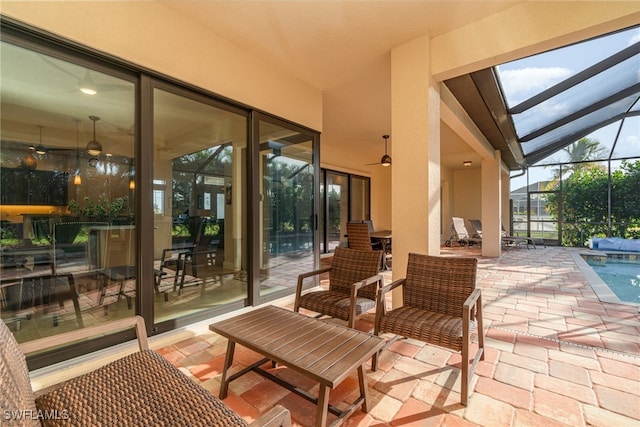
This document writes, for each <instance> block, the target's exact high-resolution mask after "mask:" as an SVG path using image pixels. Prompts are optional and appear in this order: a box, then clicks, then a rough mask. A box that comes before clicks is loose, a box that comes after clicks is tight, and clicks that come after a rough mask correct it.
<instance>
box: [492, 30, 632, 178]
mask: <svg viewBox="0 0 640 427" xmlns="http://www.w3.org/2000/svg"><path fill="white" fill-rule="evenodd" d="M638 42H640V27H635V28H632V29H628V30H624V31H620V32H617V33H613V34H610V35H607V36H604V37H599V38H596V39H592V40H588V41H586V42H581V43H577V44H574V45H570V46H567V47H564V48H559V49H556V50H553V51H549V52H545V53H542V54H538V55H534V56H531V57H527V58H523V59H519V60H516V61H512V62H509V63H505V64H502V65H500V66H498V67H497V71H498V75H499V79H500V83H501V85H502V87H503V90H504V92H505V98H506V101H507V105H508V106H509V107H513V106H515V105H518V104H519V103H521V102H523V101H525V100H527V99H529V98H530V97H531V96H533V95H535V94H537V93H539V92H541V91H543V90H545V89H547V88H549V87H551V86H553V85H555V84H557V83H559V82H561V81H563V80H565V79H567V78H569V77H571V76H573V75H575V74H576V73H579V72H580V71H582V70H584V69H586V68H588V67H590V66H592V65H594V64H596V63H598V62H599V61H602V60H603V59H606V58H608V57H609V56H611V55H612V54H614V53H615V52H618V51H620V50H622V49H624V48H627V47H629V46H631V45H633V44H634V43H638ZM620 67H621V68H622V67H624V68H626V71H627V73H625V75H627V76H628V77H627V80H628V81H627V82H625V83H622V84H635V83H639V82H640V54H638V55H635V56H634V57H633V58H631V59H629V60H627V61H625V63H624V64H622V65H620ZM620 75H621V73H618V74H616V76H618V77H620ZM616 85H620V79H619V78H618V79H611V78H610V77H609V76H605V75H604V74H603V75H602V77H601V78H600V80H599V81H598V83H597V84H593V83H592V84H590V85H589V86H587V87H580V88H579V87H578V86H575V87H574V88H573V90H574V91H576V92H577V91H587V90H593V92H594V93H595V92H598V91H606V89H607V88H608V87H613V88H615V87H617V86H616ZM570 91H571V89H569V90H568V91H566V94H567V95H570ZM576 92H574V94H575V93H576ZM561 98H562V96H558V97H557V99H554V98H552V99H549V100H548V101H546V102H545V103H544V105H542V104H541V105H540V106H539V107H533V108H532V109H530V110H529V111H530V112H532V113H534V114H533V119H527V118H526V117H524V116H525V115H524V114H521V115H515V116H514V122H515V124H516V130H517V131H518V134H519V135H523V134H526V133H528V132H530V131H532V130H535V129H536V126H537V125H539V123H540V122H541V121H544V120H545V119H547V120H548V121H553V120H555V119H556V118H557V117H559V116H562V115H563V114H566V112H567V111H569V112H571V111H575V110H576V107H575V104H574V105H572V106H570V105H568V103H567V104H566V105H563V102H562V99H561ZM574 99H575V98H572V100H574ZM639 108H640V106H638V105H636V106H635V107H634V109H636V110H637V109H639ZM525 113H526V112H525ZM619 130H620V135H619V138H618V143H617V145H616V147H617V148H616V150H617V151H616V153H618V152H619V151H618V150H620V149H621V148H624V151H623V152H622V153H623V155H624V156H638V157H640V140H639V137H640V117H635V118H632V119H627V120H625V124H624V126H623V128H622V129H620V126H619V123H618V124H612V125H609V126H606V127H604V128H602V129H600V130H598V131H595V132H593V133H592V134H590V135H588V137H589V138H592V139H596V140H598V141H600V142H601V144H603V145H605V146H607V147H609V148H610V147H611V146H612V145H613V142H614V141H615V140H616V134H617V133H618V131H619ZM523 149H524V150H525V153H526V152H527V147H526V143H524V145H523ZM529 151H532V149H531V148H529ZM551 157H552V158H557V160H558V161H562V154H561V153H556V154H554V155H552V156H551ZM550 173H551V169H550V168H549V169H547V171H546V172H545V171H544V170H541V171H539V172H536V174H537V176H535V177H534V176H532V177H530V182H531V183H533V182H536V181H537V180H541V179H546V177H545V175H548V174H550ZM532 175H533V171H532ZM517 181H521V182H520V183H516V182H512V188H513V189H515V188H518V187H519V186H521V185H525V184H526V181H524V179H523V178H521V179H518V180H517Z"/></svg>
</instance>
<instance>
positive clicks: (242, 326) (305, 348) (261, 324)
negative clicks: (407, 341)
mask: <svg viewBox="0 0 640 427" xmlns="http://www.w3.org/2000/svg"><path fill="white" fill-rule="evenodd" d="M209 329H211V330H212V331H213V332H216V333H218V334H220V335H222V336H223V337H226V338H228V339H229V343H228V345H227V355H226V358H225V362H224V369H223V372H222V383H221V385H220V398H221V399H224V398H225V397H226V396H227V392H228V389H229V383H230V382H231V381H233V380H234V379H236V378H238V377H240V376H241V375H244V374H245V373H247V372H249V371H255V372H257V373H259V374H260V375H263V376H265V377H266V378H269V379H271V380H273V381H275V382H276V383H278V384H280V385H282V386H283V387H286V388H287V389H289V390H291V391H293V392H294V393H296V394H298V395H300V396H302V397H304V398H305V399H307V400H309V401H311V402H313V403H315V404H317V405H318V409H317V413H316V426H318V427H320V426H325V425H326V423H327V414H328V412H331V413H332V414H334V415H336V416H338V419H336V420H335V421H334V422H333V423H332V424H331V425H339V424H341V423H342V421H344V420H345V419H346V418H347V417H348V416H349V415H351V413H353V412H354V411H355V410H356V409H357V408H358V407H362V410H363V411H364V412H367V411H368V406H367V400H368V389H367V377H366V371H365V367H364V364H365V363H366V361H367V360H369V359H371V357H372V356H373V354H374V353H376V352H377V351H378V350H380V349H381V348H382V347H383V345H384V340H383V339H382V338H380V337H377V336H374V335H371V334H367V333H364V332H360V331H357V330H355V329H351V328H347V327H346V326H342V325H338V324H335V323H331V322H325V321H323V320H318V319H315V318H312V317H307V316H305V315H302V314H300V313H296V312H293V311H290V310H287V309H284V308H280V307H274V306H266V307H261V308H258V309H256V310H253V311H250V312H247V313H244V314H241V315H238V316H235V317H232V318H230V319H227V320H223V321H221V322H217V323H214V324H212V325H210V326H209ZM236 343H237V344H240V345H242V346H244V347H247V348H249V349H251V350H253V351H255V352H256V353H259V354H261V355H263V356H265V358H264V359H262V360H260V361H258V362H256V363H254V364H253V365H251V366H248V367H246V368H245V369H242V370H241V371H239V372H236V373H235V374H233V375H229V370H230V368H231V364H232V362H233V353H234V349H235V344H236ZM267 361H272V362H273V363H274V364H275V363H279V364H282V365H284V366H286V367H288V368H290V369H292V370H294V371H296V372H298V373H300V374H302V375H304V376H306V377H308V378H311V379H312V380H314V381H317V382H318V383H320V390H319V395H318V397H316V396H313V395H311V394H309V393H308V392H306V391H304V390H302V389H299V388H297V387H296V386H295V385H293V384H290V383H288V382H286V381H284V380H283V379H281V378H279V377H276V376H275V375H273V374H271V373H270V372H268V371H266V370H264V369H262V368H261V367H260V366H261V365H263V364H264V363H265V362H267ZM355 370H357V372H358V382H359V386H360V396H359V397H358V398H357V399H356V401H355V402H353V403H352V404H351V405H350V406H349V407H348V408H347V409H345V410H344V411H340V410H339V409H338V408H336V407H334V406H332V405H329V392H330V389H333V388H335V387H336V386H337V385H338V384H340V383H341V382H342V381H343V380H344V379H345V378H347V377H348V376H349V375H351V373H352V372H353V371H355Z"/></svg>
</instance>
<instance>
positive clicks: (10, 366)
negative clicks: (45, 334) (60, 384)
mask: <svg viewBox="0 0 640 427" xmlns="http://www.w3.org/2000/svg"><path fill="white" fill-rule="evenodd" d="M5 410H6V411H23V412H22V414H25V415H22V416H20V415H17V416H12V415H11V413H9V414H7V413H4V412H3V413H0V416H2V422H1V423H0V424H2V425H3V426H5V425H7V426H39V425H40V422H39V421H38V420H37V418H36V415H37V409H36V405H35V401H34V396H33V390H32V389H31V381H30V380H29V370H28V369H27V362H26V360H25V358H24V355H23V354H22V352H21V351H20V348H19V347H18V343H17V341H16V339H15V338H14V336H13V334H12V333H11V331H10V330H9V328H7V326H6V325H5V324H4V322H2V321H1V320H0V411H5ZM31 414H33V419H32V416H31ZM7 418H8V419H7Z"/></svg>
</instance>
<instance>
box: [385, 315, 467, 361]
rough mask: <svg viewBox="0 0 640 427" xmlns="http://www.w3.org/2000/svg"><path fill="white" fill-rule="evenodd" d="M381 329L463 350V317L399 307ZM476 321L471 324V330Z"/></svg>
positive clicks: (386, 317)
mask: <svg viewBox="0 0 640 427" xmlns="http://www.w3.org/2000/svg"><path fill="white" fill-rule="evenodd" d="M380 326H381V328H380V329H381V330H382V331H384V332H390V333H392V334H396V335H400V336H402V337H406V338H413V339H415V340H418V341H423V342H428V343H431V344H435V345H439V346H441V347H446V348H450V349H452V350H455V351H460V350H462V318H461V317H454V316H448V315H446V314H440V313H434V312H431V311H425V310H422V309H419V308H413V307H407V306H405V307H399V308H396V309H394V310H392V311H391V312H389V313H388V314H387V315H386V316H384V317H383V318H382V320H381V322H380ZM474 329H475V322H471V323H470V324H469V332H471V331H473V330H474Z"/></svg>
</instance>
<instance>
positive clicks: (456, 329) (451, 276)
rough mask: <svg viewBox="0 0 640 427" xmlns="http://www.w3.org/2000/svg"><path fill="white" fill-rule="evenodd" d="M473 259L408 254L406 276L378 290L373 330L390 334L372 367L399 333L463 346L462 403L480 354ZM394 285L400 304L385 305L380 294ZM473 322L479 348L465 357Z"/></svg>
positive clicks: (480, 329)
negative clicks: (393, 305) (398, 305)
mask: <svg viewBox="0 0 640 427" xmlns="http://www.w3.org/2000/svg"><path fill="white" fill-rule="evenodd" d="M477 262H478V261H477V260H476V259H475V258H458V257H440V256H429V255H421V254H415V253H410V254H409V260H408V264H407V274H406V277H405V278H402V279H399V280H396V281H394V282H393V283H391V284H389V285H387V286H384V287H382V288H381V289H380V291H379V292H378V301H377V308H376V321H375V329H374V333H375V335H381V334H385V333H391V334H394V335H395V336H394V337H393V338H391V339H390V340H389V341H388V342H387V343H386V344H385V347H384V348H383V349H382V350H381V351H380V353H378V354H376V355H374V358H373V366H372V368H373V370H374V371H375V370H376V369H377V367H378V358H379V356H380V354H381V353H382V352H383V351H384V350H385V349H386V348H388V347H389V346H390V345H391V344H392V343H394V342H395V341H396V340H398V339H400V338H412V339H415V340H418V341H422V342H425V343H428V344H433V345H437V346H440V347H445V348H448V349H451V350H455V351H459V352H462V361H461V365H462V378H461V380H462V381H461V383H462V385H461V398H462V404H463V405H465V406H466V404H467V401H468V396H469V382H470V379H471V377H472V376H473V372H474V371H475V367H476V365H477V363H478V361H479V360H484V331H483V327H482V293H481V290H480V289H477V288H476V270H477ZM398 286H402V297H403V298H402V301H403V305H402V306H401V307H396V308H394V309H393V310H390V311H388V310H387V309H386V306H385V296H386V294H387V293H388V292H390V291H391V290H393V289H395V288H397V287H398ZM476 325H477V335H478V350H477V351H476V354H475V356H474V357H473V360H472V361H471V363H469V362H470V361H469V348H470V346H471V335H472V332H473V330H474V328H475V327H476Z"/></svg>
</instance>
